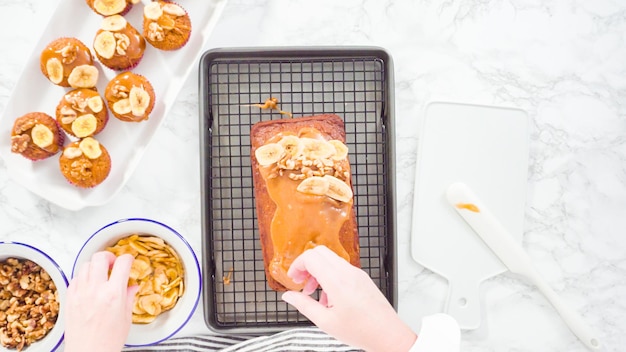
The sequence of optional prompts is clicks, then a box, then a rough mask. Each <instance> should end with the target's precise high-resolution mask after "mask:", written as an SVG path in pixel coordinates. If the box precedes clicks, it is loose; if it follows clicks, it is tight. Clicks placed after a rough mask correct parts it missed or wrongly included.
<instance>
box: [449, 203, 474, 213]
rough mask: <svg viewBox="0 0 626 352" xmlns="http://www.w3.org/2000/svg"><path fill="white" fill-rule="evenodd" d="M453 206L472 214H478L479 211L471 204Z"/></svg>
mask: <svg viewBox="0 0 626 352" xmlns="http://www.w3.org/2000/svg"><path fill="white" fill-rule="evenodd" d="M455 206H456V207H457V208H459V209H465V210H469V211H473V212H474V213H480V209H478V207H477V206H476V205H475V204H472V203H458V204H456V205H455Z"/></svg>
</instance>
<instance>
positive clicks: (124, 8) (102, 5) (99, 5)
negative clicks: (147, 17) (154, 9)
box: [86, 0, 141, 16]
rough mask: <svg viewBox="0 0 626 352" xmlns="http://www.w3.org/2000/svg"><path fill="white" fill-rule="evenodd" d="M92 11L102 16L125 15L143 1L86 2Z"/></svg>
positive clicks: (100, 0) (99, 0)
mask: <svg viewBox="0 0 626 352" xmlns="http://www.w3.org/2000/svg"><path fill="white" fill-rule="evenodd" d="M86 1H87V5H89V7H91V9H92V10H93V11H94V12H95V13H97V14H98V15H102V16H111V15H124V14H126V13H127V12H128V11H130V9H131V8H132V7H133V5H135V4H137V3H139V2H140V1H141V0H86Z"/></svg>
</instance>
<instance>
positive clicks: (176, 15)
mask: <svg viewBox="0 0 626 352" xmlns="http://www.w3.org/2000/svg"><path fill="white" fill-rule="evenodd" d="M143 36H144V37H145V38H146V40H147V41H148V43H150V45H152V46H153V47H155V48H157V49H160V50H176V49H180V48H182V47H183V46H184V45H185V44H187V41H188V40H189V36H191V19H190V18H189V14H187V11H185V9H183V8H182V7H181V6H180V5H178V4H175V3H173V2H169V1H162V0H161V1H153V2H151V3H149V4H148V5H146V6H145V7H144V8H143Z"/></svg>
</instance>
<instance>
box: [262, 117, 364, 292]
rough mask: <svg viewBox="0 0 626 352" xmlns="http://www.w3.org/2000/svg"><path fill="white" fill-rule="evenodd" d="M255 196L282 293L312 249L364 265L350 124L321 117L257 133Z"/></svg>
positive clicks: (268, 265)
mask: <svg viewBox="0 0 626 352" xmlns="http://www.w3.org/2000/svg"><path fill="white" fill-rule="evenodd" d="M250 137H251V143H252V150H251V159H252V168H253V179H254V193H255V203H256V211H257V218H258V225H259V234H260V240H261V247H262V250H263V259H264V263H265V273H266V277H267V281H268V284H269V286H270V287H271V288H272V289H274V290H276V291H284V290H300V289H301V288H302V287H303V285H304V284H303V283H302V284H296V283H295V282H293V281H292V280H291V278H289V277H288V276H287V271H288V270H289V267H290V266H291V263H292V262H293V261H294V260H295V259H296V258H297V257H298V256H299V255H300V254H301V253H302V252H304V251H305V250H307V249H310V248H313V247H315V246H317V245H325V246H326V247H328V248H330V249H331V250H332V251H334V252H335V253H337V254H338V255H339V256H341V257H342V258H344V259H345V260H347V261H348V262H350V263H351V264H352V265H355V266H359V264H360V262H359V240H358V234H357V224H356V215H355V213H354V209H353V208H354V201H353V193H352V182H351V174H350V163H349V161H348V148H347V146H346V145H345V144H344V143H345V130H344V125H343V120H342V119H341V118H340V117H339V116H337V115H316V116H310V117H300V118H295V119H282V120H274V121H265V122H259V123H257V124H255V125H254V126H253V127H252V130H251V133H250Z"/></svg>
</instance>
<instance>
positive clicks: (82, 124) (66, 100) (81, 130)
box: [56, 88, 109, 138]
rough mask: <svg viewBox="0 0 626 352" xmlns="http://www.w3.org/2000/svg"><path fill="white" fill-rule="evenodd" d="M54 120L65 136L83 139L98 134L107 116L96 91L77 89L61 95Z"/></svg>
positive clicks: (102, 102) (105, 122) (106, 120)
mask: <svg viewBox="0 0 626 352" xmlns="http://www.w3.org/2000/svg"><path fill="white" fill-rule="evenodd" d="M56 119H57V122H58V123H59V125H60V126H61V128H62V129H63V130H64V131H65V132H66V133H67V134H69V135H72V136H74V137H78V138H85V137H89V136H94V135H96V134H98V133H100V132H101V131H102V130H103V129H104V127H105V126H106V124H107V122H108V120H109V114H108V111H107V108H106V105H105V104H104V100H103V99H102V97H100V94H98V92H97V91H95V90H93V89H85V88H79V89H74V90H72V91H70V92H68V93H66V94H65V95H63V98H62V99H61V101H60V102H59V104H58V105H57V108H56Z"/></svg>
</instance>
